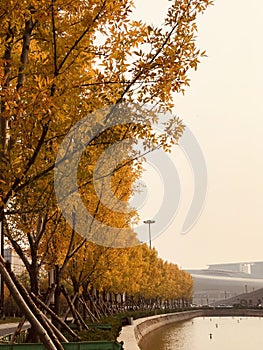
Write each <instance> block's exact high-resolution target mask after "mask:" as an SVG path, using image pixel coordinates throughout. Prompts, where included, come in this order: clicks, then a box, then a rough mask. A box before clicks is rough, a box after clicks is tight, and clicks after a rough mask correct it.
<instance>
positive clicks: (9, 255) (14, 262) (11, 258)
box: [4, 247, 25, 275]
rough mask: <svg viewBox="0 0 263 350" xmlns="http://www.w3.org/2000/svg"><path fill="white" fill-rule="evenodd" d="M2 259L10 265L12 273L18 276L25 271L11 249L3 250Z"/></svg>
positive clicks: (21, 262)
mask: <svg viewBox="0 0 263 350" xmlns="http://www.w3.org/2000/svg"><path fill="white" fill-rule="evenodd" d="M4 258H5V260H6V261H8V262H9V263H10V264H11V268H12V271H13V272H14V273H15V274H18V275H20V274H21V273H22V272H24V271H25V265H24V264H23V261H22V260H21V259H20V257H19V256H18V255H17V253H16V252H15V250H14V249H13V248H11V247H10V248H5V249H4Z"/></svg>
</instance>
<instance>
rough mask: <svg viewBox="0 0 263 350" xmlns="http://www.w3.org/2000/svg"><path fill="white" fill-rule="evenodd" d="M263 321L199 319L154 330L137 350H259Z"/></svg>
mask: <svg viewBox="0 0 263 350" xmlns="http://www.w3.org/2000/svg"><path fill="white" fill-rule="evenodd" d="M262 329H263V318H262V319H261V318H258V317H257V318H256V317H244V318H242V317H213V318H209V317H200V318H195V319H193V320H190V321H186V322H179V323H174V324H172V325H168V326H165V327H162V328H160V329H157V330H156V331H154V332H153V333H151V334H149V335H148V336H147V337H145V338H144V339H143V341H142V342H141V344H140V348H141V350H208V349H209V350H248V349H249V350H259V349H262V348H263V332H262Z"/></svg>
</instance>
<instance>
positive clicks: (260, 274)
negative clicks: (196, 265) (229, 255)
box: [208, 261, 263, 278]
mask: <svg viewBox="0 0 263 350" xmlns="http://www.w3.org/2000/svg"><path fill="white" fill-rule="evenodd" d="M208 270H221V271H232V272H241V273H245V274H248V275H250V276H251V277H253V278H263V261H257V262H239V263H227V264H211V265H208Z"/></svg>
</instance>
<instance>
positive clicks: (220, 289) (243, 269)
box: [187, 261, 263, 304]
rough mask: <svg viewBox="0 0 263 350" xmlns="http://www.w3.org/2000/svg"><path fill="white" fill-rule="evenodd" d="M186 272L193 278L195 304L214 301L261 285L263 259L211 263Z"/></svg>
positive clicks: (262, 279)
mask: <svg viewBox="0 0 263 350" xmlns="http://www.w3.org/2000/svg"><path fill="white" fill-rule="evenodd" d="M187 272H189V273H190V274H191V275H192V277H193V280H194V294H193V302H194V303H195V304H210V303H215V302H217V301H219V300H220V301H222V300H226V299H228V298H231V297H234V296H236V295H239V294H241V293H244V292H246V293H247V292H251V291H253V290H256V289H259V288H262V287H263V261H258V262H238V263H226V264H211V265H208V268H207V269H202V270H187ZM262 300H263V297H262Z"/></svg>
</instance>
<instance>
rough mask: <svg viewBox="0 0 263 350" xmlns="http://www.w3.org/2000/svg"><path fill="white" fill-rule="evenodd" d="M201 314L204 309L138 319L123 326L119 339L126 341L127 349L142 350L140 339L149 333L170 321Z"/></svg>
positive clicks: (187, 318)
mask: <svg viewBox="0 0 263 350" xmlns="http://www.w3.org/2000/svg"><path fill="white" fill-rule="evenodd" d="M199 316H203V311H202V310H195V311H183V312H176V313H171V314H164V315H156V316H151V317H145V318H141V319H137V320H135V321H133V323H132V324H131V325H129V326H126V327H123V328H122V331H121V334H120V336H119V337H118V341H119V342H121V341H122V342H123V343H124V347H125V350H140V348H139V344H140V341H141V340H142V338H143V337H144V336H146V335H147V334H148V333H150V332H152V331H154V330H156V329H157V328H160V327H163V326H166V325H168V324H170V323H175V322H179V321H186V320H189V319H191V318H194V317H199Z"/></svg>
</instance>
